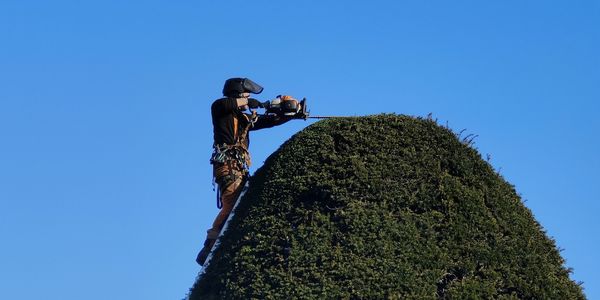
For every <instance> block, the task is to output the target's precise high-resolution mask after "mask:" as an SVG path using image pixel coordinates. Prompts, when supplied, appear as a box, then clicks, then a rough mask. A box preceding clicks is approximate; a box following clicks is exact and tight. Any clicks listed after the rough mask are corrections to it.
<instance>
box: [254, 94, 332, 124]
mask: <svg viewBox="0 0 600 300" xmlns="http://www.w3.org/2000/svg"><path fill="white" fill-rule="evenodd" d="M306 102H307V101H306V98H303V99H302V100H301V101H298V100H296V99H294V98H293V97H291V96H285V95H284V96H281V95H280V96H277V98H275V99H273V100H271V101H269V102H266V103H265V109H266V111H265V114H266V115H277V116H280V117H285V118H290V119H304V120H307V119H330V118H339V117H336V116H311V115H310V112H309V111H308V108H307V105H306Z"/></svg>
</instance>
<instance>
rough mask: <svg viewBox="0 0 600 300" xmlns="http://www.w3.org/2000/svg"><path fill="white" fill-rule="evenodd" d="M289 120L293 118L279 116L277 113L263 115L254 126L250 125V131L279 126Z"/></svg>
mask: <svg viewBox="0 0 600 300" xmlns="http://www.w3.org/2000/svg"><path fill="white" fill-rule="evenodd" d="M289 120H291V118H286V117H279V116H276V115H266V116H263V115H261V116H259V117H258V120H256V122H254V126H252V127H250V131H254V130H260V129H264V128H271V127H274V126H279V125H281V124H284V123H286V122H288V121H289Z"/></svg>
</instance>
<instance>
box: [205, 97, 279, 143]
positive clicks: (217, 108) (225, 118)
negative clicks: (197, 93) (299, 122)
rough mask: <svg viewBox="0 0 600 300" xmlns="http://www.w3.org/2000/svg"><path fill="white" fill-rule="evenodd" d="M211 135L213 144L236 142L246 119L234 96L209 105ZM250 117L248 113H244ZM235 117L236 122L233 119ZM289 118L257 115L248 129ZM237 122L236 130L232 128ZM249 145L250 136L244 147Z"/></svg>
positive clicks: (251, 129)
mask: <svg viewBox="0 0 600 300" xmlns="http://www.w3.org/2000/svg"><path fill="white" fill-rule="evenodd" d="M211 114H212V123H213V137H214V143H215V145H222V144H227V145H234V144H235V143H236V136H235V134H234V133H235V132H237V134H242V132H243V131H244V128H246V126H247V125H248V119H247V118H246V117H244V116H243V115H244V113H243V112H242V111H241V110H240V109H239V108H238V106H237V102H236V100H235V98H221V99H217V100H215V102H213V104H212V106H211ZM246 116H248V117H250V116H251V115H250V114H246ZM234 119H237V122H236V121H235V120H234ZM289 120H290V119H288V118H279V117H277V116H272V115H269V116H263V115H259V116H258V120H257V121H256V122H255V123H254V126H252V127H250V131H253V130H259V129H263V128H270V127H273V126H277V125H281V124H283V123H285V122H287V121H289ZM235 123H237V131H236V130H234V124H235ZM248 146H250V137H249V136H248V137H246V147H248Z"/></svg>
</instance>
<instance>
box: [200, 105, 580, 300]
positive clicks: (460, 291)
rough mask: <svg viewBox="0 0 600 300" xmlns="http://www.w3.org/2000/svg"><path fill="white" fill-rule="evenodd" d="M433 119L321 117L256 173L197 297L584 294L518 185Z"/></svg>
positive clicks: (534, 296) (538, 296) (544, 296)
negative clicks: (508, 180) (520, 192)
mask: <svg viewBox="0 0 600 300" xmlns="http://www.w3.org/2000/svg"><path fill="white" fill-rule="evenodd" d="M468 144H469V143H465V142H464V141H463V142H461V140H460V139H459V138H458V137H457V136H456V135H455V134H454V133H452V132H451V131H450V130H448V129H446V128H443V127H440V126H438V125H437V124H436V122H434V121H432V120H426V119H420V118H412V117H408V116H400V115H376V116H368V117H359V118H339V119H330V120H326V121H321V122H317V123H315V124H313V125H311V126H309V127H308V128H306V129H305V130H303V131H302V132H300V133H298V134H296V135H294V136H293V137H292V138H291V139H290V140H289V141H287V142H286V143H285V144H283V145H282V146H281V147H280V149H279V150H277V151H276V152H275V153H273V154H272V155H271V156H270V157H269V158H268V159H267V160H266V162H265V164H264V166H263V167H261V168H260V169H259V170H257V171H256V173H255V175H254V176H253V177H252V178H251V182H250V188H249V190H248V191H247V193H246V194H245V196H244V197H243V199H242V200H241V202H240V204H239V206H238V208H237V210H236V214H235V216H234V218H232V220H231V222H230V224H229V229H228V230H227V232H225V234H224V236H223V237H222V239H221V246H220V247H219V248H218V249H216V250H215V253H214V257H213V259H212V261H211V263H210V265H209V266H208V267H207V269H206V273H205V274H204V275H203V276H202V277H201V278H200V279H199V280H198V281H197V282H196V284H195V285H194V287H193V288H192V289H191V292H190V294H189V298H190V299H192V300H194V299H480V298H484V299H491V298H494V299H583V298H584V296H583V293H582V291H581V287H580V286H579V285H577V284H576V283H574V282H573V281H571V280H570V279H569V270H568V269H566V268H565V267H564V266H563V263H564V261H563V259H562V258H561V256H560V254H559V252H558V250H557V249H556V246H555V244H554V241H553V240H552V239H550V238H548V237H547V236H546V235H545V233H544V231H543V229H542V227H541V226H540V224H539V223H538V222H536V221H535V219H534V218H533V216H532V214H531V212H530V210H529V209H527V208H526V207H525V206H524V205H523V203H522V201H521V199H520V197H519V196H518V194H517V193H516V192H515V190H514V188H513V186H511V185H510V184H508V183H507V182H505V181H504V180H503V179H502V178H501V177H500V176H499V175H498V174H496V173H495V172H494V170H493V169H492V167H491V166H490V165H489V164H488V163H487V162H486V161H484V160H483V159H482V158H481V156H480V155H479V153H478V152H477V151H476V150H475V149H473V148H472V147H470V146H469V145H468Z"/></svg>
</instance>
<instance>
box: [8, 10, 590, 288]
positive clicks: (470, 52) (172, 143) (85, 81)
mask: <svg viewBox="0 0 600 300" xmlns="http://www.w3.org/2000/svg"><path fill="white" fill-rule="evenodd" d="M251 2H252V4H250V3H251ZM279 2H284V1H278V2H276V1H266V0H262V1H238V0H231V1H107V0H103V1H63V0H58V1H22V0H21V1H17V0H3V1H2V2H0V243H2V244H1V246H0V299H57V300H62V299H99V300H100V299H181V298H183V297H184V296H185V295H186V293H187V290H188V288H189V287H190V286H191V285H192V284H193V282H194V279H195V276H196V275H197V273H198V271H199V267H198V266H197V265H196V263H195V262H194V259H195V255H196V253H197V251H198V249H199V247H200V246H201V243H202V242H203V240H204V237H205V231H206V229H207V228H208V227H209V224H210V223H211V222H212V219H213V218H214V216H215V214H216V213H217V209H216V207H215V194H214V192H213V191H212V186H211V169H210V167H209V164H208V159H209V156H210V153H211V143H212V141H211V138H212V128H211V123H210V114H209V105H210V103H211V102H212V100H214V99H215V98H217V97H219V96H220V92H221V88H222V84H223V81H224V80H225V79H226V78H229V77H237V76H242V77H249V78H252V79H253V80H254V81H256V82H258V83H260V84H262V85H263V86H264V87H265V91H264V92H263V94H261V95H260V97H259V98H260V99H262V100H269V99H270V98H272V97H273V96H275V95H277V94H281V93H284V94H291V95H294V96H296V97H308V98H309V99H310V101H311V103H310V104H311V106H312V107H311V110H312V113H313V114H323V115H367V114H375V113H382V112H387V113H392V112H393V113H402V114H409V115H416V116H426V115H427V114H428V113H433V116H434V117H437V118H439V120H440V123H442V124H445V123H446V122H448V124H449V125H450V127H451V128H453V129H454V130H456V131H460V130H462V129H467V132H468V133H473V134H477V135H479V137H478V138H477V139H476V147H477V148H478V149H479V150H480V151H481V153H482V154H483V156H484V157H485V156H486V155H487V154H490V155H491V157H492V160H491V162H492V164H493V166H494V167H495V168H496V169H497V170H499V171H500V173H501V174H503V176H504V177H505V178H506V179H507V180H508V181H509V182H511V183H512V184H514V185H515V186H516V189H517V190H518V192H519V193H520V194H521V195H522V197H523V198H524V199H525V200H526V205H527V206H528V207H529V208H530V209H531V210H532V211H533V213H534V214H535V217H536V219H537V220H538V221H539V222H540V223H541V224H542V225H543V226H544V228H545V229H546V230H547V232H548V235H550V236H552V237H553V238H555V239H556V243H557V244H558V246H559V247H560V248H562V249H564V251H563V252H562V254H563V256H564V257H565V258H566V260H567V266H568V267H572V268H574V274H573V275H572V278H574V279H575V280H578V281H583V282H584V287H585V292H586V294H587V296H588V297H589V298H590V299H600V282H599V279H600V260H598V259H597V258H596V253H597V249H598V247H599V246H600V234H598V232H599V229H600V226H599V221H598V220H599V217H598V212H599V211H600V199H599V198H600V197H599V195H600V175H599V170H600V158H599V154H600V140H599V138H598V136H599V135H598V132H599V131H600V121H599V120H598V114H599V113H600V105H599V100H600V55H599V53H600V4H599V2H598V1H591V0H589V1H585V0H582V1H516V0H515V1H474V0H473V1H416V0H413V1H392V0H387V1H379V0H374V1H336V2H334V1H316V0H315V1H293V2H292V1H285V2H286V3H285V4H284V3H279ZM199 3H203V4H199ZM312 122H313V121H308V122H304V121H296V122H294V123H288V124H286V125H284V126H281V127H278V128H275V129H272V130H266V131H263V132H257V133H255V134H254V135H253V138H252V141H253V145H252V146H251V151H252V153H253V154H254V161H255V163H256V164H255V167H253V170H254V169H255V168H256V167H258V166H260V165H261V164H262V161H264V159H265V158H266V157H267V156H268V155H269V154H270V153H272V152H273V151H274V150H275V149H277V147H278V146H279V145H280V144H281V143H282V142H284V141H285V140H287V139H288V138H289V137H290V136H291V135H292V134H294V133H295V132H297V131H299V130H301V129H302V128H304V127H305V126H307V125H309V124H311V123H312Z"/></svg>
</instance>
